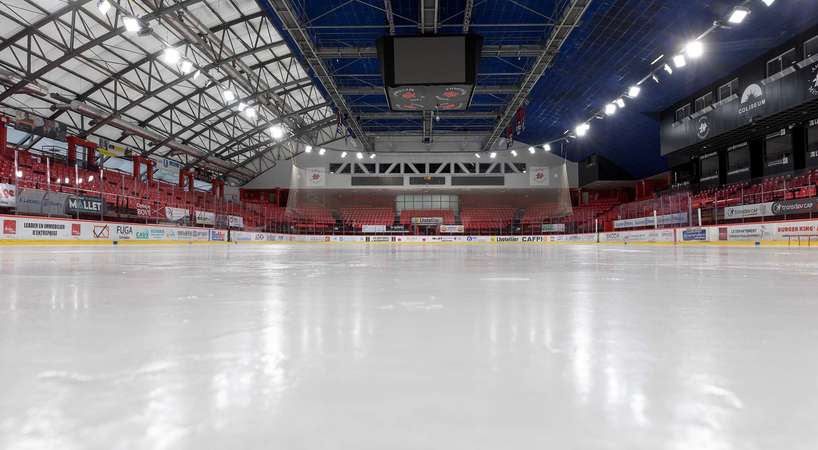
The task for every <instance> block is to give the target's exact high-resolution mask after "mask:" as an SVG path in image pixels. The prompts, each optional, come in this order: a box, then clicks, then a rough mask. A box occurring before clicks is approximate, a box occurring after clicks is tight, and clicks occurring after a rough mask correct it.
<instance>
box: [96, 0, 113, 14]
mask: <svg viewBox="0 0 818 450" xmlns="http://www.w3.org/2000/svg"><path fill="white" fill-rule="evenodd" d="M97 9H98V10H99V12H101V13H102V14H108V11H110V10H111V3H110V2H109V1H108V0H99V1H98V2H97Z"/></svg>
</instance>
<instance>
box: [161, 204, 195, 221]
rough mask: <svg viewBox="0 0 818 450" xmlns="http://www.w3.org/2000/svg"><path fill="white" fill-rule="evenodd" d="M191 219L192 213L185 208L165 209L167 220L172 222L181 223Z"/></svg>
mask: <svg viewBox="0 0 818 450" xmlns="http://www.w3.org/2000/svg"><path fill="white" fill-rule="evenodd" d="M189 217H190V211H189V210H187V209H184V208H173V207H171V206H166V207H165V218H166V219H168V220H170V221H171V222H180V221H182V220H185V219H187V218H189Z"/></svg>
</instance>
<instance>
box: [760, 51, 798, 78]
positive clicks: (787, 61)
mask: <svg viewBox="0 0 818 450" xmlns="http://www.w3.org/2000/svg"><path fill="white" fill-rule="evenodd" d="M796 59H797V56H796V53H795V49H794V48H793V49H790V50H787V51H786V52H784V53H782V54H780V55H778V56H776V57H775V58H773V59H771V60H769V61H767V76H768V77H771V76H773V75H775V74H777V73H779V72H781V71H782V70H784V69H786V68H787V67H790V66H792V65H793V64H795V62H796Z"/></svg>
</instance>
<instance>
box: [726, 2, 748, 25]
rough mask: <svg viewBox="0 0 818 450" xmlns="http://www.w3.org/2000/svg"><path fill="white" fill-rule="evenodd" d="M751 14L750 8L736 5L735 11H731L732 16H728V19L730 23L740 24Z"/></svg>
mask: <svg viewBox="0 0 818 450" xmlns="http://www.w3.org/2000/svg"><path fill="white" fill-rule="evenodd" d="M748 15H750V10H749V9H747V8H745V7H743V6H736V7H735V8H733V12H731V13H730V17H728V18H727V21H728V22H730V23H735V24H739V23H741V22H744V19H746V18H747V16H748Z"/></svg>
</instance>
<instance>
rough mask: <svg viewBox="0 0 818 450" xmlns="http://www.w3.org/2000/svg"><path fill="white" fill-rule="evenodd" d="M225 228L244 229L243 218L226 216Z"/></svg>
mask: <svg viewBox="0 0 818 450" xmlns="http://www.w3.org/2000/svg"><path fill="white" fill-rule="evenodd" d="M227 226H229V227H230V228H244V217H241V216H227Z"/></svg>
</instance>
